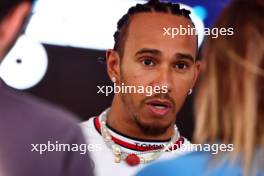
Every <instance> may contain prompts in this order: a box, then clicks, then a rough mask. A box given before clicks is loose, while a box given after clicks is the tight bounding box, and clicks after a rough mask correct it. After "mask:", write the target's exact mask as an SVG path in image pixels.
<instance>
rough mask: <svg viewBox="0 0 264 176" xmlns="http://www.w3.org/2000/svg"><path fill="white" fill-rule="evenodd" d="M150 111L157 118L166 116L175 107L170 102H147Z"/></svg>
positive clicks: (154, 100)
mask: <svg viewBox="0 0 264 176" xmlns="http://www.w3.org/2000/svg"><path fill="white" fill-rule="evenodd" d="M146 104H147V107H148V109H149V110H150V112H151V113H153V114H154V115H156V116H164V115H166V114H167V113H168V112H169V111H170V110H171V109H172V107H173V105H172V103H171V102H170V101H168V100H162V99H152V100H149V101H147V102H146Z"/></svg>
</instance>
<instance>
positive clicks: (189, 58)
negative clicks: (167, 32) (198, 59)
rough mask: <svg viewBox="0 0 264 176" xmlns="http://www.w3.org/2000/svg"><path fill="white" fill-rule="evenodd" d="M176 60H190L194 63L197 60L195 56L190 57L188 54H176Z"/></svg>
mask: <svg viewBox="0 0 264 176" xmlns="http://www.w3.org/2000/svg"><path fill="white" fill-rule="evenodd" d="M175 58H177V59H187V60H190V61H192V62H195V59H194V58H193V56H192V55H190V54H186V53H176V54H175Z"/></svg>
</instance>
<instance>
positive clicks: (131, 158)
mask: <svg viewBox="0 0 264 176" xmlns="http://www.w3.org/2000/svg"><path fill="white" fill-rule="evenodd" d="M125 161H126V163H127V164H128V165H130V166H136V165H138V164H139V163H140V159H139V157H138V156H137V155H136V154H129V155H128V156H127V157H126V159H125Z"/></svg>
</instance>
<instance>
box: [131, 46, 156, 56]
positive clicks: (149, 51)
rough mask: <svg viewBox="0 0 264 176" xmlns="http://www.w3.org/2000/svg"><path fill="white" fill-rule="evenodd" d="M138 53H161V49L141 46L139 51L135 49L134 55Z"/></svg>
mask: <svg viewBox="0 0 264 176" xmlns="http://www.w3.org/2000/svg"><path fill="white" fill-rule="evenodd" d="M140 54H153V55H161V51H160V50H157V49H152V48H142V49H140V50H139V51H137V52H136V54H135V55H140Z"/></svg>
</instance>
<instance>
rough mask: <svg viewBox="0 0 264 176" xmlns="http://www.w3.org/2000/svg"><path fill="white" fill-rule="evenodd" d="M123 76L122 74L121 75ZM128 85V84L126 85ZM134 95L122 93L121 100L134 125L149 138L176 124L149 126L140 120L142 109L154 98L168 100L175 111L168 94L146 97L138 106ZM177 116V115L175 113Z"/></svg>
mask: <svg viewBox="0 0 264 176" xmlns="http://www.w3.org/2000/svg"><path fill="white" fill-rule="evenodd" d="M121 75H122V74H121ZM120 78H121V79H120V81H121V83H125V82H124V79H123V77H122V76H121V77H120ZM125 85H126V84H125ZM131 96H133V94H126V93H121V100H122V103H123V104H124V107H126V109H127V112H128V115H129V116H130V117H131V119H132V120H133V121H134V123H135V124H136V125H137V126H138V127H139V129H140V130H141V131H142V133H144V134H145V135H147V136H152V137H153V136H159V135H161V134H163V133H165V132H166V131H167V129H168V128H170V127H171V126H172V124H174V120H172V121H171V122H169V123H167V124H166V125H160V124H158V123H156V124H149V123H144V122H143V121H142V120H141V118H140V114H139V112H140V109H142V108H143V107H144V106H145V102H146V101H147V100H149V99H153V98H161V99H167V100H169V101H170V102H172V104H173V109H175V101H174V100H173V99H172V98H171V97H170V96H169V95H168V93H160V94H154V95H153V96H151V97H146V98H144V99H143V100H141V101H140V103H139V105H138V106H136V105H135V103H134V102H133V99H132V97H131ZM175 116H176V113H175Z"/></svg>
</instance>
